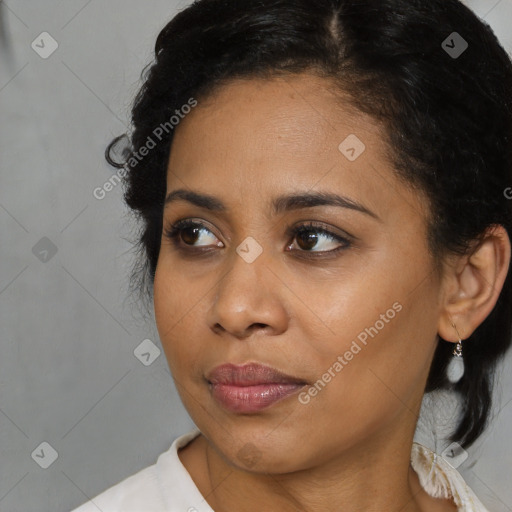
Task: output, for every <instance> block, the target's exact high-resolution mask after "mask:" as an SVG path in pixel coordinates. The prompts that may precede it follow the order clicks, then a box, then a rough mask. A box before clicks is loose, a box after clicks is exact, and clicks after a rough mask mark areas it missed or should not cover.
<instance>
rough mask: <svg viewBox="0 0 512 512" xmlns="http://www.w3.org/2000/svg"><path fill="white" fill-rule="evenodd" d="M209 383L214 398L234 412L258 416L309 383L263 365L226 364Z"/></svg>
mask: <svg viewBox="0 0 512 512" xmlns="http://www.w3.org/2000/svg"><path fill="white" fill-rule="evenodd" d="M206 380H207V382H208V386H209V390H210V393H211V395H212V396H213V398H214V399H215V400H216V401H217V403H218V404H219V405H221V406H222V407H223V408H225V409H227V410H228V411H230V412H235V413H255V412H258V411H261V410H263V409H266V408H268V407H270V406H272V405H274V404H275V403H277V402H280V401H281V400H283V399H285V398H287V397H289V396H291V395H293V394H295V393H297V392H298V391H299V390H300V389H302V388H303V387H304V386H306V385H307V384H308V383H307V382H306V381H305V380H304V379H301V378H299V377H295V376H292V375H287V374H285V373H283V372H280V371H279V370H276V369H275V368H272V367H270V366H266V365H263V364H259V363H248V364H245V365H242V366H237V365H234V364H223V365H220V366H217V367H216V368H214V369H213V371H211V372H210V373H209V374H208V375H207V377H206Z"/></svg>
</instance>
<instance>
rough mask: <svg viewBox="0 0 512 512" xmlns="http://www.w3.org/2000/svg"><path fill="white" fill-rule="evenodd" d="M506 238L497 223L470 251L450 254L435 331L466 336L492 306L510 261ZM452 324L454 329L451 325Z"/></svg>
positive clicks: (454, 338)
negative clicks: (451, 256)
mask: <svg viewBox="0 0 512 512" xmlns="http://www.w3.org/2000/svg"><path fill="white" fill-rule="evenodd" d="M510 252H511V248H510V239H509V237H508V234H507V231H506V229H505V228H504V227H503V226H501V225H494V226H491V227H489V228H488V229H487V230H486V231H485V233H484V236H483V237H482V241H481V242H478V243H476V244H475V247H474V248H472V250H471V252H470V254H468V255H465V256H456V257H453V258H452V259H451V261H450V263H448V265H447V267H446V269H445V272H444V275H443V285H442V287H441V290H442V292H441V302H440V307H441V314H440V317H439V325H438V334H439V336H441V338H443V339H444V340H446V341H453V342H457V341H459V337H458V335H457V332H458V333H459V334H460V337H461V339H463V340H464V339H467V338H469V336H471V334H473V332H474V331H475V329H476V328H477V327H478V326H479V325H480V324H481V323H482V322H483V321H484V320H485V319H486V318H487V316H488V315H489V314H490V312H491V311H492V310H493V308H494V306H495V305H496V302H497V301H498V297H499V295H500V293H501V290H502V288H503V283H504V282H505V279H506V277H507V273H508V269H509V265H510ZM452 324H454V325H455V327H456V329H455V328H454V327H453V325H452Z"/></svg>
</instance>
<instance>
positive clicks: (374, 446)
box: [198, 418, 425, 512]
mask: <svg viewBox="0 0 512 512" xmlns="http://www.w3.org/2000/svg"><path fill="white" fill-rule="evenodd" d="M402 420H403V418H402ZM409 423H410V422H409ZM400 424H402V425H404V424H405V425H407V422H405V421H404V422H403V423H400V422H396V423H395V425H394V427H396V425H400ZM404 430H406V429H405V428H404V427H402V428H389V429H387V431H382V432H380V433H379V435H376V436H374V437H373V438H372V439H371V440H368V439H364V440H361V442H359V443H357V444H355V445H353V446H352V447H350V448H349V449H347V450H344V451H343V452H342V453H341V454H333V456H332V457H331V458H328V459H326V457H324V458H322V463H321V464H316V465H314V464H313V465H310V466H309V467H308V468H307V469H303V470H299V471H294V472H292V473H284V474H270V473H254V472H249V471H245V470H243V469H240V468H238V467H236V466H233V465H232V464H230V463H229V462H228V461H226V460H225V459H224V458H223V457H222V455H220V454H219V453H218V452H217V451H216V450H215V449H214V448H213V447H212V446H211V445H210V444H209V443H208V441H207V440H206V439H205V438H204V437H203V436H200V443H201V445H200V447H199V450H200V451H202V454H203V457H202V458H203V460H204V468H203V475H205V474H206V475H207V477H206V478H204V479H203V481H202V487H203V488H202V489H201V488H200V491H201V492H202V493H203V495H204V496H205V497H207V501H208V502H209V503H210V505H211V507H212V508H213V509H214V510H215V512H227V511H231V510H244V511H248V512H249V511H250V512H252V511H253V510H254V512H256V511H258V512H260V511H261V510H280V511H282V512H288V511H290V512H292V511H293V512H296V511H297V510H302V511H317V510H322V511H330V510H332V511H334V510H336V511H338V510H340V509H342V510H343V511H344V512H355V511H360V510H365V511H367V512H374V511H375V512H382V510H386V511H388V512H395V511H396V512H398V511H400V512H420V511H421V510H423V508H422V507H420V505H419V503H420V502H421V501H422V500H424V496H423V495H424V494H425V493H424V491H423V490H422V489H421V487H420V486H419V482H418V479H417V475H416V473H415V472H414V471H413V470H412V468H411V466H410V450H411V445H412V439H413V434H414V429H413V428H412V429H411V428H409V429H408V431H404ZM198 483H199V482H198ZM418 498H421V499H418ZM251 507H252V508H251Z"/></svg>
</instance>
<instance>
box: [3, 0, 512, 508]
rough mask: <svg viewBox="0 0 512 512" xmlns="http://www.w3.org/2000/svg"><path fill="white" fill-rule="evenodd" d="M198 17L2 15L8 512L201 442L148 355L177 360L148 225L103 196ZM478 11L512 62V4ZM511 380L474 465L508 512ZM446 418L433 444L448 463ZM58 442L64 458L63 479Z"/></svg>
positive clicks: (140, 8)
mask: <svg viewBox="0 0 512 512" xmlns="http://www.w3.org/2000/svg"><path fill="white" fill-rule="evenodd" d="M187 3H188V2H181V3H180V2H176V1H169V0H151V1H150V2H135V1H134V0H130V1H127V0H110V1H109V2H101V1H99V0H66V1H63V0H45V1H38V2H36V1H35V0H34V1H32V2H29V1H28V0H9V1H8V2H7V3H6V2H1V3H0V9H2V19H3V26H2V27H0V34H1V40H0V44H1V50H0V51H1V54H0V59H1V60H0V65H1V67H0V69H1V73H0V111H1V123H0V143H1V145H0V159H1V160H0V161H1V187H0V228H1V233H2V234H1V240H2V243H1V244H0V261H1V266H0V325H1V334H0V353H1V357H0V511H2V512H31V511H37V512H41V511H67V510H70V509H72V508H74V507H76V506H78V505H79V504H81V503H83V502H84V501H86V500H87V499H88V498H89V497H93V496H95V495H96V494H98V493H100V492H101V491H103V490H104V489H106V488H108V487H110V486H111V485H114V484H116V483H117V482H119V481H120V480H122V479H123V478H125V477H127V476H129V475H131V474H133V473H135V472H136V471H138V470H140V469H142V468H144V467H146V466H148V465H150V464H153V463H154V462H155V461H156V458H157V457H158V455H159V454H160V453H161V452H163V451H164V450H166V449H167V448H168V447H169V445H170V443H171V442H172V440H173V439H174V438H175V437H177V436H178V435H180V434H182V433H184V432H187V431H188V430H189V429H190V428H192V427H193V423H192V422H191V420H190V418H188V416H187V413H186V412H185V410H184V408H183V406H182V405H181V402H180V400H179V397H178V396H177V393H176V391H175V388H174V384H173V382H172V379H171V377H170V375H169V372H168V369H167V364H166V361H165V357H164V354H163V352H162V353H161V354H160V356H159V357H157V358H156V359H154V360H153V357H154V355H152V356H151V364H149V365H147V366H146V365H145V364H143V363H142V362H141V361H140V360H139V359H138V358H137V357H136V356H135V354H134V351H135V350H136V348H137V347H138V346H139V345H140V343H141V342H142V341H143V340H146V339H149V340H152V342H153V343H154V344H155V346H158V347H160V348H161V346H160V342H159V340H158V335H157V331H156V328H155V326H154V322H153V319H150V320H149V321H144V319H143V317H142V316H141V314H140V313H139V311H138V309H137V306H136V305H135V304H133V303H132V302H131V301H130V300H129V299H128V298H127V297H128V295H127V292H128V288H127V285H128V271H129V269H130V265H131V263H132V254H131V253H130V248H131V245H130V243H129V241H128V240H127V238H129V237H130V236H131V235H132V234H133V223H132V220H131V217H129V215H128V213H127V209H126V208H125V206H124V205H123V203H122V197H121V193H122V189H121V186H120V185H119V186H117V187H115V188H114V189H113V190H112V191H111V192H109V193H108V194H107V195H106V197H105V198H104V199H103V200H98V199H96V198H95V197H94V196H93V190H94V189H95V188H96V187H101V186H102V185H103V184H104V183H105V181H106V180H107V179H108V178H109V177H110V176H111V175H112V173H113V170H112V169H111V168H109V167H108V166H107V164H106V163H105V162H104V160H103V152H104V148H105V144H106V143H107V142H108V141H109V140H110V139H111V138H112V137H113V136H115V135H118V134H120V133H122V132H124V131H125V129H126V127H127V125H128V119H129V113H128V108H129V106H130V102H131V100H132V98H133V95H134V94H135V92H136V91H137V89H138V86H139V85H140V84H139V76H140V71H141V70H142V68H143V66H144V65H145V64H146V63H147V62H149V60H150V59H151V52H152V48H153V45H154V41H155V38H156V36H157V34H158V32H159V30H160V29H161V28H162V27H163V26H164V24H165V22H166V20H168V19H170V18H171V17H172V16H173V14H174V13H175V12H176V11H177V10H178V9H181V8H182V7H184V6H185V5H186V4H187ZM467 3H468V5H469V6H470V7H472V8H473V9H474V10H475V12H476V13H477V14H478V15H479V16H480V17H482V18H484V19H485V20H486V21H487V22H488V23H489V24H490V25H491V26H492V27H493V28H494V30H495V31H496V34H497V35H498V37H499V38H500V39H501V41H502V44H503V45H504V46H505V48H506V49H507V50H508V51H509V52H511V51H512V0H501V1H497V0H479V1H470V2H467ZM42 32H48V33H49V34H51V36H52V37H53V38H54V39H55V40H56V41H57V43H58V48H57V50H56V51H55V52H54V53H53V54H52V55H50V56H49V57H48V58H45V59H44V58H42V57H40V56H39V54H38V53H36V51H35V50H34V49H33V48H32V47H31V44H32V42H33V41H36V43H37V42H38V41H40V38H39V35H40V34H41V33H42ZM460 32H463V27H460ZM44 37H47V36H44ZM45 41H46V42H45V48H44V49H43V48H41V49H40V50H39V51H41V52H42V51H47V50H48V49H49V48H50V42H49V40H48V39H45ZM39 45H40V46H42V45H41V43H39ZM511 185H512V184H511ZM34 247H35V248H34ZM52 248H53V252H54V251H55V250H56V253H55V254H53V252H52ZM45 250H46V251H48V252H47V253H44V251H45ZM45 260H46V261H45ZM146 343H149V342H146ZM149 346H151V345H149ZM152 350H153V351H156V348H153V349H152ZM152 354H153V352H152ZM146 358H147V356H146ZM501 371H502V373H503V377H502V379H501V381H500V385H499V386H498V387H497V389H496V407H495V413H494V415H495V420H494V423H493V426H492V427H491V428H490V429H489V430H488V431H487V432H486V434H485V435H484V436H483V437H482V439H481V440H480V441H479V442H478V444H477V445H475V446H474V447H472V448H471V449H470V450H469V457H468V459H467V460H465V461H464V462H463V463H462V464H461V465H460V466H459V470H460V471H461V472H462V474H463V475H464V477H465V478H466V480H467V481H468V483H469V484H470V486H471V487H472V488H473V489H474V490H475V492H476V493H477V494H478V495H479V496H480V498H481V499H482V501H483V502H484V503H485V504H486V505H487V506H488V507H489V509H490V510H491V511H493V512H504V511H512V486H511V485H510V483H511V482H512V477H511V474H512V470H511V467H512V443H511V442H510V439H509V433H510V430H511V426H512V355H509V357H508V359H507V360H506V362H505V365H504V366H503V367H502V368H501ZM437 403H440V402H437ZM441 403H446V402H441ZM444 410H450V406H449V405H447V406H446V407H445V409H444ZM441 413H442V411H437V412H436V410H434V411H433V412H427V414H425V416H424V419H423V420H422V425H421V426H420V428H419V430H418V440H420V441H422V442H424V443H426V444H428V445H429V446H430V447H431V448H434V449H436V450H437V451H438V452H441V451H443V450H444V449H445V448H446V446H447V444H448V443H446V442H445V441H444V440H443V437H442V432H443V430H442V424H443V422H444V423H446V421H447V420H446V418H444V419H443V418H441V416H440V415H441ZM433 415H436V417H438V419H437V420H436V424H437V431H438V437H437V438H436V439H434V438H433V437H432V436H431V435H430V434H428V432H429V431H430V430H431V427H432V425H431V424H430V423H429V422H430V419H429V418H431V417H432V416H433ZM43 442H46V443H49V445H51V447H52V448H53V450H55V452H56V454H57V459H56V460H55V461H54V462H53V463H52V464H51V465H50V466H49V467H48V468H47V469H43V467H40V466H41V465H45V463H46V464H48V463H49V462H51V455H52V453H53V452H52V449H51V448H49V447H48V446H46V445H42V446H41V443H43ZM41 450H43V451H41ZM38 454H39V456H38Z"/></svg>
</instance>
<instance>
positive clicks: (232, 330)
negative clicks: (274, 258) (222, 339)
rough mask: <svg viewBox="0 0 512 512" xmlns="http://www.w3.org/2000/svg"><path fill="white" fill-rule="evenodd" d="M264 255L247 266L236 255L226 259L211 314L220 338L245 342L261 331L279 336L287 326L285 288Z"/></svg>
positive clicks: (211, 322)
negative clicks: (225, 336) (221, 336)
mask: <svg viewBox="0 0 512 512" xmlns="http://www.w3.org/2000/svg"><path fill="white" fill-rule="evenodd" d="M269 260H270V258H267V257H265V252H263V253H262V254H261V255H260V256H259V257H258V258H256V260H254V261H253V262H252V263H248V262H247V261H245V260H244V259H243V258H242V257H241V256H239V255H238V253H236V252H235V251H233V254H231V255H230V258H229V259H227V262H226V267H225V270H224V273H223V277H221V278H220V280H219V281H218V282H217V284H216V290H215V294H214V298H213V301H212V305H211V308H210V309H209V312H208V322H209V325H210V328H211V329H212V330H213V331H214V332H215V333H216V334H220V335H226V334H229V335H231V336H233V337H236V338H238V339H245V338H248V337H250V336H251V335H252V334H254V332H255V331H258V330H262V331H265V332H266V334H268V335H278V334H280V333H282V332H284V331H285V330H286V329H287V326H288V319H289V315H288V312H287V310H286V306H285V302H284V300H285V298H284V297H282V293H283V292H284V290H286V287H285V286H284V285H283V284H282V283H281V281H280V279H279V278H278V277H277V275H276V274H275V273H274V271H273V270H272V269H271V266H272V262H271V261H269Z"/></svg>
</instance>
